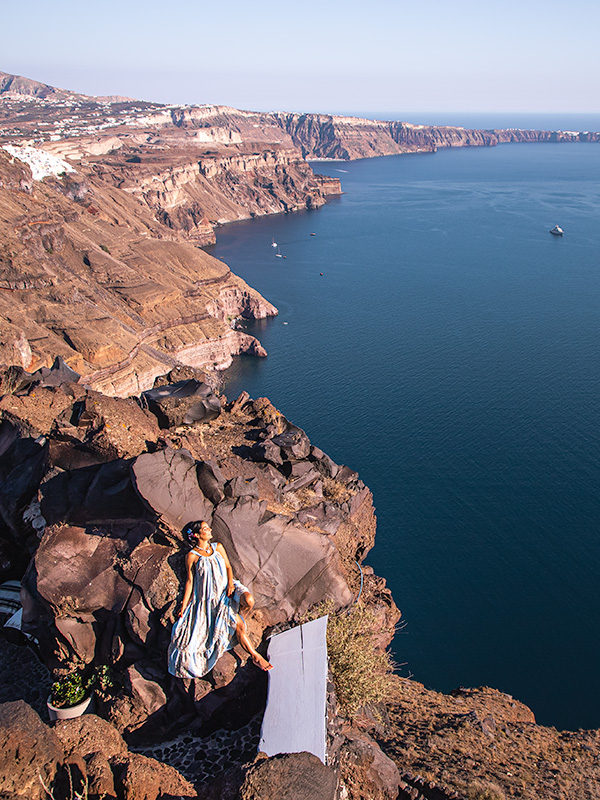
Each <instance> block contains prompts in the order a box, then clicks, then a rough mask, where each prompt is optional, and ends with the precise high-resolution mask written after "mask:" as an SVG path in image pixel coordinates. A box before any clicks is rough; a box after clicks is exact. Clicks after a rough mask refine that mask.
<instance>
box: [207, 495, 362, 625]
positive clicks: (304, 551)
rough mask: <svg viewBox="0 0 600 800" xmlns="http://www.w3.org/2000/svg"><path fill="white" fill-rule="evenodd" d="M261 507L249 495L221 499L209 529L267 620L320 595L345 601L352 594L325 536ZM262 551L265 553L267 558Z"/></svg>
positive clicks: (339, 602) (299, 610)
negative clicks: (269, 513) (233, 499)
mask: <svg viewBox="0 0 600 800" xmlns="http://www.w3.org/2000/svg"><path fill="white" fill-rule="evenodd" d="M265 510H266V504H265V503H263V502H260V501H258V500H256V499H254V498H245V497H244V498H240V499H238V500H237V501H231V500H225V501H224V502H222V503H221V504H220V505H219V506H218V507H217V509H216V511H215V515H214V518H213V530H214V535H215V538H216V540H217V541H219V542H221V543H222V544H223V545H224V546H225V549H226V551H227V553H228V554H229V558H230V560H231V563H232V567H233V572H234V575H236V576H237V577H238V578H239V580H241V581H242V583H244V584H245V585H246V586H248V587H249V588H250V590H251V591H252V593H253V594H254V597H255V599H256V606H257V608H258V609H260V610H261V611H262V613H263V614H264V615H265V622H266V624H276V623H277V622H282V621H284V620H286V619H291V618H292V617H293V616H294V615H295V614H302V613H304V611H305V610H306V609H307V608H309V607H310V606H311V605H312V604H314V603H317V602H319V601H320V600H322V599H323V597H324V596H327V597H330V598H331V599H332V600H333V602H334V603H335V604H336V605H337V606H338V607H341V606H344V605H346V604H347V603H349V602H350V601H351V599H352V594H351V592H350V590H349V588H348V585H347V583H346V580H345V578H344V576H343V573H342V569H341V565H340V561H339V555H338V552H337V550H336V549H335V547H334V546H333V545H332V544H331V542H330V541H329V540H328V538H327V537H326V536H323V535H322V534H320V533H315V532H313V531H309V530H306V529H305V528H302V527H301V526H300V525H297V524H295V523H294V522H292V521H291V520H290V519H289V518H288V517H283V516H279V515H265ZM264 553H269V554H270V556H269V558H268V559H266V560H265V558H264Z"/></svg>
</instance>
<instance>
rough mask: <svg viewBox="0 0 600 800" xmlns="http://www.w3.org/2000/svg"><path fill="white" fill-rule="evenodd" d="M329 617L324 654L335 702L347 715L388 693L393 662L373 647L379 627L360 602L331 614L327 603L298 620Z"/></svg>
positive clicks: (371, 703) (388, 655) (384, 696)
mask: <svg viewBox="0 0 600 800" xmlns="http://www.w3.org/2000/svg"><path fill="white" fill-rule="evenodd" d="M324 614H329V620H328V623H327V654H328V656H329V666H330V668H331V675H332V678H333V683H334V685H335V691H336V695H337V699H338V702H339V704H340V706H341V708H342V710H343V711H344V712H345V713H347V714H348V715H349V716H352V714H354V713H356V711H358V709H359V708H360V707H361V706H366V705H376V704H377V703H381V702H382V701H385V700H386V699H387V698H388V697H389V694H390V689H391V680H390V679H391V676H392V674H393V672H394V662H393V660H392V657H391V655H390V653H388V652H387V650H380V649H379V648H376V647H374V645H373V631H376V630H377V628H378V623H377V619H376V617H375V614H373V612H372V611H370V610H369V609H368V608H367V607H366V606H364V605H362V603H357V604H356V605H354V606H352V608H350V609H349V610H348V611H343V612H341V613H334V611H333V603H332V602H331V601H326V602H324V603H320V604H319V605H317V606H315V607H314V608H313V609H311V610H310V612H309V613H308V614H306V615H305V617H304V618H303V619H302V620H301V621H302V622H308V621H310V620H312V619H317V618H318V617H321V616H323V615H324Z"/></svg>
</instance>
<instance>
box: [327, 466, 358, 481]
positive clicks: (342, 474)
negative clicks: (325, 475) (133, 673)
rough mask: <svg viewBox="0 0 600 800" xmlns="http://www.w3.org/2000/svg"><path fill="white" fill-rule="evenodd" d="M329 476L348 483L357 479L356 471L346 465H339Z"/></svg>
mask: <svg viewBox="0 0 600 800" xmlns="http://www.w3.org/2000/svg"><path fill="white" fill-rule="evenodd" d="M331 477H332V478H334V477H335V479H336V481H340V483H344V484H348V483H352V482H353V481H354V482H356V481H357V480H358V472H355V471H354V470H353V469H350V467H346V466H345V465H344V466H342V467H340V468H339V469H338V470H337V472H336V474H335V475H332V476H331Z"/></svg>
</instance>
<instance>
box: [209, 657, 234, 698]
mask: <svg viewBox="0 0 600 800" xmlns="http://www.w3.org/2000/svg"><path fill="white" fill-rule="evenodd" d="M236 670H237V660H236V658H235V656H234V655H233V653H231V652H227V653H223V655H222V656H221V658H219V660H218V661H217V663H216V664H215V665H214V667H213V669H212V679H213V681H214V684H215V689H221V688H222V687H223V686H227V684H228V683H231V681H232V680H233V679H234V677H235V673H236Z"/></svg>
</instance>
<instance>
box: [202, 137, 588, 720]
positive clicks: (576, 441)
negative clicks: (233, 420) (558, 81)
mask: <svg viewBox="0 0 600 800" xmlns="http://www.w3.org/2000/svg"><path fill="white" fill-rule="evenodd" d="M318 169H319V170H320V171H322V172H326V173H327V174H330V175H335V176H339V177H340V178H341V179H342V183H343V189H344V192H345V194H344V195H343V197H342V198H341V199H339V200H332V201H331V202H330V203H329V204H328V205H327V206H326V207H324V208H323V209H320V210H319V211H316V212H311V213H304V214H296V215H290V216H279V217H271V218H263V219H260V220H255V221H252V222H248V223H237V224H234V225H229V226H226V227H225V228H223V229H222V230H220V231H219V232H218V244H217V246H216V247H215V248H213V252H214V254H215V255H217V256H218V257H219V258H222V259H224V260H225V261H227V263H228V264H230V266H231V267H232V269H233V270H234V271H235V272H237V273H238V274H240V275H241V276H242V277H244V278H245V279H246V280H247V281H248V282H249V283H250V284H251V285H252V286H254V287H256V288H257V289H259V290H260V291H261V292H262V293H263V294H264V295H265V296H266V297H268V298H269V299H270V300H271V301H272V302H274V303H275V305H277V306H278V307H279V309H280V316H279V317H278V318H277V319H275V320H272V321H268V322H262V323H256V324H251V325H249V326H248V327H249V330H251V332H253V333H256V335H258V336H259V337H260V339H261V341H262V342H263V344H264V345H265V346H266V348H267V350H268V352H269V357H268V358H267V359H263V360H259V359H252V358H242V359H238V360H237V364H236V365H235V367H234V368H233V369H232V370H231V373H230V378H229V380H230V383H229V385H228V387H227V389H226V391H227V394H228V395H229V396H230V397H233V396H235V395H236V394H237V393H238V392H239V391H240V390H241V389H242V388H245V389H247V390H248V391H249V392H250V394H251V395H252V396H254V397H257V396H261V395H265V396H268V397H270V398H271V399H272V401H273V402H274V403H275V404H276V405H277V406H278V407H279V408H280V409H281V410H282V411H283V412H284V413H285V414H286V416H287V417H288V418H289V419H291V420H293V421H294V422H295V423H297V424H298V425H301V426H302V427H303V428H305V429H306V431H307V433H308V434H309V436H310V438H311V439H312V440H313V441H314V442H315V443H317V444H318V446H319V447H321V448H323V449H324V450H326V451H327V452H328V453H330V454H331V456H332V457H333V458H334V459H335V460H336V461H338V462H341V463H347V464H349V465H350V466H352V467H353V468H355V469H357V470H358V471H359V472H360V475H361V477H362V478H363V479H364V480H365V482H366V483H367V484H368V485H369V486H370V487H371V489H372V490H373V492H374V495H375V504H376V508H377V515H378V534H377V543H376V546H375V548H374V550H373V551H372V552H371V554H370V555H369V557H368V562H369V563H370V564H372V565H373V567H374V568H375V570H376V572H377V573H379V574H382V575H384V576H385V577H386V578H387V580H388V583H389V585H390V587H391V589H392V591H393V594H394V597H395V599H396V602H397V604H398V605H399V606H400V608H401V609H402V611H403V614H404V617H405V619H406V620H407V623H408V625H407V627H406V629H405V631H403V632H402V633H400V634H399V635H398V636H397V637H396V641H395V645H394V647H395V654H396V659H397V661H399V662H407V664H408V667H406V668H405V670H404V674H407V670H410V672H412V674H414V676H415V677H416V678H417V679H418V680H420V681H422V682H424V683H425V684H426V685H427V686H430V687H434V688H436V689H440V690H445V691H447V690H450V689H452V688H454V687H456V686H458V685H464V686H478V685H482V684H487V685H491V686H494V687H497V688H499V689H502V690H504V691H506V692H509V693H510V694H513V695H514V696H515V697H517V698H519V699H521V700H523V701H524V702H526V703H527V704H528V705H530V706H531V707H532V708H533V709H534V711H535V713H536V716H537V718H538V720H539V721H541V722H543V723H546V724H554V725H557V726H558V727H565V728H578V727H598V726H600V691H599V683H600V678H599V674H600V673H599V666H600V639H599V637H598V633H599V630H600V602H599V596H598V572H599V567H600V538H599V528H600V525H599V521H600V459H599V454H600V405H599V397H600V349H599V347H598V330H599V324H600V145H593V144H588V145H586V144H577V145H560V144H533V145H504V146H501V147H497V148H481V149H461V150H446V151H442V152H439V153H437V154H422V155H408V156H395V157H390V158H378V159H370V160H363V161H357V162H353V163H328V164H319V165H318ZM556 223H558V224H560V225H561V226H562V227H563V228H564V229H565V231H566V235H565V237H564V238H563V239H556V238H554V237H552V236H550V235H549V233H548V229H549V228H550V227H552V226H553V225H554V224H556ZM311 231H314V232H315V233H316V234H317V235H316V236H314V237H311V236H310V232H311ZM272 236H275V238H276V240H277V241H278V242H279V243H280V245H281V249H282V252H285V253H286V255H287V259H286V260H285V261H284V260H283V259H277V258H275V257H274V254H273V251H272V248H271V237H272ZM320 272H323V273H324V275H323V277H321V276H320V275H319V273H320Z"/></svg>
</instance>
